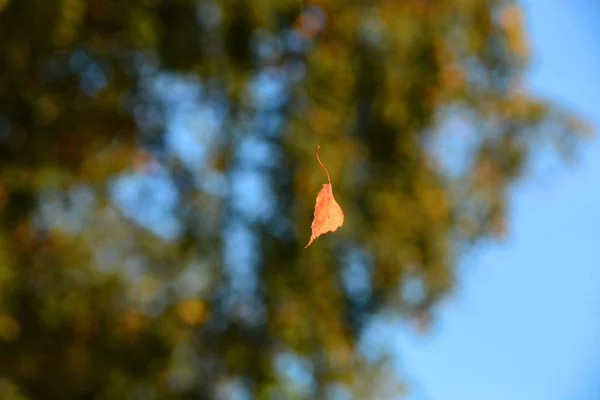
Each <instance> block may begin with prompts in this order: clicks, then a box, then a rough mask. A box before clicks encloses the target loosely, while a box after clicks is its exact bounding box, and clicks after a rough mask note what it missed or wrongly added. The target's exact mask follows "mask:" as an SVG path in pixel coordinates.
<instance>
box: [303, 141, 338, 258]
mask: <svg viewBox="0 0 600 400" xmlns="http://www.w3.org/2000/svg"><path fill="white" fill-rule="evenodd" d="M320 148H321V146H317V151H316V155H317V161H318V162H319V164H321V168H323V170H325V173H326V174H327V181H328V183H326V184H325V185H323V187H322V188H321V190H320V191H319V194H317V203H316V204H315V215H314V217H313V222H312V225H311V229H312V235H311V236H310V241H309V242H308V244H307V245H306V246H305V247H304V248H305V249H306V248H307V247H308V246H310V245H311V244H312V242H313V241H314V240H315V239H316V238H318V237H319V236H321V235H323V234H325V233H327V232H335V231H336V230H337V229H338V228H340V227H341V226H342V225H344V212H343V211H342V208H341V207H340V205H339V204H338V203H337V202H336V201H335V198H334V197H333V187H332V186H331V178H330V177H329V171H327V168H325V166H324V165H323V163H322V162H321V159H320V158H319V149H320Z"/></svg>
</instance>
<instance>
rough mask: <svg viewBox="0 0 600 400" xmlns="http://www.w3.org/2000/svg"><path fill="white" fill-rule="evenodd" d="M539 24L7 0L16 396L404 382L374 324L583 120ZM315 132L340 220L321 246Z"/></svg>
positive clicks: (423, 306) (2, 254)
mask: <svg viewBox="0 0 600 400" xmlns="http://www.w3.org/2000/svg"><path fill="white" fill-rule="evenodd" d="M527 39H528V38H527V35H526V32H525V30H524V21H523V13H522V10H521V9H520V7H519V5H518V4H516V3H514V2H512V1H508V0H432V1H427V0H406V1H387V0H373V1H363V2H354V1H340V0H314V1H312V0H303V1H300V0H276V1H275V0H261V1H259V0H220V1H219V0H172V1H166V0H130V1H115V0H60V1H58V0H0V218H1V224H0V397H2V398H14V399H42V398H57V399H84V398H86V399H87V398H89V399H92V398H93V399H121V398H127V399H129V398H131V399H151V398H156V399H186V398H189V399H202V398H206V399H209V398H210V399H213V398H224V399H230V398H232V399H233V398H237V397H234V395H235V394H236V393H237V394H244V393H245V394H246V395H247V396H249V397H250V398H256V399H272V398H277V399H279V398H290V399H294V398H306V399H312V398H338V397H335V396H340V397H339V398H346V397H342V396H343V395H344V393H346V394H351V395H352V396H354V398H357V399H366V398H377V393H379V394H380V395H383V398H391V397H392V394H398V395H400V394H401V393H402V387H401V385H400V386H398V385H397V383H401V382H396V379H397V374H396V371H394V368H393V366H391V363H390V358H389V352H388V350H389V344H388V343H386V342H385V340H383V339H382V340H373V335H375V339H377V338H378V336H377V333H376V332H375V333H373V332H372V329H371V327H372V326H373V324H375V323H376V321H378V320H384V321H386V320H392V319H397V318H399V319H411V318H416V319H417V320H419V321H422V322H423V321H427V319H428V318H429V315H430V314H432V312H434V311H435V306H436V305H437V304H438V303H439V301H440V300H442V299H443V298H444V297H446V296H447V295H449V294H450V293H451V292H452V290H453V289H454V288H455V287H456V278H455V272H456V265H457V262H458V260H459V259H460V257H461V255H462V254H464V252H465V251H468V250H469V249H470V248H471V247H472V246H473V245H475V244H477V243H478V242H479V241H481V240H485V239H489V238H498V237H502V235H504V234H505V232H506V229H507V226H506V225H507V224H506V207H507V196H508V194H509V189H510V186H511V184H512V183H513V182H514V181H515V180H516V179H518V178H519V177H520V176H521V174H522V173H523V171H524V170H525V168H526V167H527V162H528V160H530V159H531V157H532V155H533V154H535V151H536V149H538V148H540V147H541V146H544V145H546V144H552V145H554V146H555V147H556V148H557V149H558V150H559V151H564V150H570V149H571V148H572V146H573V145H574V144H576V143H577V141H578V138H580V137H581V135H582V134H583V133H585V131H586V129H585V126H584V125H583V123H582V122H581V121H580V120H579V119H578V118H576V116H574V115H572V114H571V113H570V112H568V111H566V110H563V109H561V108H559V107H557V106H556V105H553V104H552V103H550V102H548V101H546V100H545V99H540V98H537V97H535V96H533V95H532V94H531V93H529V92H528V91H527V89H526V87H525V86H524V84H523V82H522V80H523V76H524V71H525V68H526V67H527V65H528V63H529V60H530V49H529V46H528V41H527ZM317 145H320V146H321V153H320V156H321V158H322V159H323V161H324V162H325V163H326V164H327V167H328V169H329V172H330V174H331V181H332V184H333V187H334V191H335V195H336V200H337V201H338V202H339V204H340V206H341V207H342V208H343V210H344V213H345V224H344V226H343V228H341V229H339V230H337V231H336V232H335V233H331V234H327V235H324V236H322V237H321V238H319V239H318V240H317V241H315V243H313V244H312V245H311V246H310V247H309V248H308V249H306V250H303V247H304V245H305V244H306V242H308V239H309V237H310V224H311V218H312V212H313V207H314V202H315V196H316V194H317V192H318V190H319V189H320V187H321V185H322V184H323V183H325V182H326V181H325V178H326V177H325V176H324V174H323V171H322V170H321V169H320V167H319V165H318V163H317V162H316V160H315V158H314V150H315V148H316V146H317ZM380 339H381V338H380ZM392 364H393V363H392Z"/></svg>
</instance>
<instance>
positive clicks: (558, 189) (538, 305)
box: [396, 0, 600, 400]
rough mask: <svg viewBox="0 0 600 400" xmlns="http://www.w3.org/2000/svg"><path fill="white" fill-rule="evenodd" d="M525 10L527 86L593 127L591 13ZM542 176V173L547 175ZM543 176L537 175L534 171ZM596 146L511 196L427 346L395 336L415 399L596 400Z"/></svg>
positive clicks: (547, 6) (581, 3)
mask: <svg viewBox="0 0 600 400" xmlns="http://www.w3.org/2000/svg"><path fill="white" fill-rule="evenodd" d="M594 3H595V0H574V1H568V2H567V1H563V0H529V1H527V2H526V3H525V10H526V16H527V24H528V29H529V32H530V35H531V37H532V45H533V50H534V62H533V65H532V68H531V70H530V73H529V85H530V87H531V88H532V90H534V91H535V92H536V93H539V94H542V95H544V96H547V97H550V98H551V99H552V100H553V101H555V102H558V103H559V104H561V105H565V106H568V107H570V108H572V109H575V110H576V111H577V112H579V113H581V114H583V115H584V116H585V117H586V118H587V119H588V120H589V121H590V122H592V124H593V125H594V126H595V127H597V126H600V124H599V123H600V41H599V40H598V39H600V27H598V26H597V24H596V23H597V18H598V17H599V16H600V13H599V11H600V5H598V4H594ZM544 165H546V166H547V167H548V165H547V163H546V164H544ZM540 171H541V172H540ZM599 223H600V143H598V141H597V140H594V141H589V142H587V143H586V144H585V145H584V149H583V151H582V152H581V154H580V156H579V158H578V160H577V162H576V163H575V164H574V165H571V166H563V167H558V166H557V164H556V163H554V164H552V163H551V167H549V168H544V169H541V170H538V171H537V172H536V173H535V174H534V175H532V176H530V177H528V178H526V179H525V180H524V181H523V182H521V183H520V184H519V185H518V186H517V187H516V188H515V190H514V194H513V196H512V202H511V210H510V229H511V230H510V235H509V237H508V239H507V240H506V242H504V243H502V244H497V245H492V246H488V247H487V248H485V249H482V250H479V251H477V253H476V254H473V255H472V256H470V257H469V258H468V259H465V260H464V261H463V266H462V268H463V270H464V274H463V276H462V278H461V288H460V290H459V291H458V293H457V295H456V296H455V297H454V298H452V299H450V300H449V301H448V302H447V304H445V305H444V307H443V308H442V311H441V312H440V314H439V316H438V319H437V321H436V323H435V325H434V327H433V331H432V333H431V334H430V335H427V336H425V337H422V336H418V335H412V334H408V335H407V334H404V333H399V336H398V337H397V338H396V340H397V341H396V344H397V346H398V352H399V357H400V360H399V362H400V365H401V369H402V370H404V371H406V372H407V373H408V374H409V378H410V379H411V380H412V381H413V384H414V385H415V394H414V399H416V400H598V399H600V383H597V382H599V381H598V378H599V377H600V257H599V255H598V249H599V248H600V235H599V234H598V230H599V229H600V225H599Z"/></svg>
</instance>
